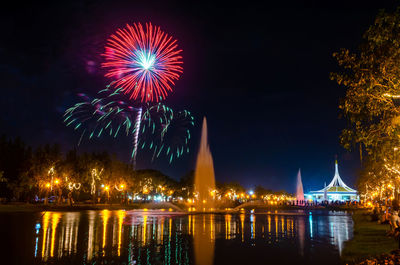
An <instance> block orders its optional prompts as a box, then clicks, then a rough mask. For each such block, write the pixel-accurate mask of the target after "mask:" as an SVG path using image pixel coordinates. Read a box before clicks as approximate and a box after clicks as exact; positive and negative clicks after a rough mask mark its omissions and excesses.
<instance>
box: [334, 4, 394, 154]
mask: <svg viewBox="0 0 400 265" xmlns="http://www.w3.org/2000/svg"><path fill="white" fill-rule="evenodd" d="M363 39H364V41H363V43H362V45H361V46H360V48H359V51H358V52H357V53H352V52H350V51H349V50H348V49H342V50H341V51H340V52H337V53H334V57H335V58H336V59H337V61H338V64H339V65H340V66H342V67H343V68H344V70H343V71H342V72H340V73H332V74H331V79H333V80H336V81H337V83H338V84H339V85H344V86H346V87H347V92H346V97H345V98H344V100H343V101H342V102H341V104H340V106H339V107H340V109H342V110H343V114H344V116H345V117H346V118H347V119H348V121H349V123H348V127H347V128H346V129H344V130H343V131H342V134H341V142H342V144H343V145H344V147H345V148H347V149H352V148H353V147H354V146H358V148H359V150H360V157H361V159H362V151H363V150H365V151H367V154H369V155H372V156H373V158H374V159H376V158H378V157H379V156H382V154H385V153H386V152H387V151H388V150H390V149H393V148H394V147H397V146H399V132H400V127H399V125H400V108H399V107H398V106H397V105H396V103H397V102H396V101H398V99H399V98H400V63H399V62H400V11H399V9H397V10H396V11H395V12H394V13H386V12H384V11H381V12H380V13H379V14H378V16H377V17H376V19H375V21H374V24H373V25H371V26H370V27H369V29H368V30H367V31H366V32H365V34H364V36H363Z"/></svg>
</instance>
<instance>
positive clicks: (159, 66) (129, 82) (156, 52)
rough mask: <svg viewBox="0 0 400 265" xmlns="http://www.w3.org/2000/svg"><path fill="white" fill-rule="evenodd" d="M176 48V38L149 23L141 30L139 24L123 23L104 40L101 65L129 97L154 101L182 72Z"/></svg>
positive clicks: (165, 94)
mask: <svg viewBox="0 0 400 265" xmlns="http://www.w3.org/2000/svg"><path fill="white" fill-rule="evenodd" d="M177 48H178V45H177V41H176V40H174V39H172V37H171V36H168V35H167V34H166V33H165V32H163V31H161V29H160V28H159V27H155V26H152V25H151V23H146V28H145V29H144V28H143V26H142V24H140V23H137V24H136V23H134V24H133V26H130V25H126V27H125V28H124V29H118V30H117V32H116V33H115V34H113V35H111V37H110V38H109V39H108V41H107V45H106V47H105V49H106V51H105V53H104V54H103V56H104V57H105V62H104V63H103V64H102V67H104V68H107V73H106V74H105V76H106V77H110V78H115V82H114V83H113V85H114V86H115V87H118V88H122V89H123V91H124V93H125V94H129V97H130V98H131V99H140V100H141V101H142V102H143V101H144V102H154V101H156V102H158V101H159V100H162V99H165V98H166V96H167V94H168V92H171V91H172V87H171V85H174V81H175V80H178V79H179V77H180V74H181V73H182V70H183V68H182V66H181V65H182V63H183V62H182V56H181V55H180V53H181V52H182V50H178V49H177Z"/></svg>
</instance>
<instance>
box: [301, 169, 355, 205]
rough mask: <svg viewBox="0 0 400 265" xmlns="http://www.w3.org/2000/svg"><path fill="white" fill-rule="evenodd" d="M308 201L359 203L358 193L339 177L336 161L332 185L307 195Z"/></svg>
mask: <svg viewBox="0 0 400 265" xmlns="http://www.w3.org/2000/svg"><path fill="white" fill-rule="evenodd" d="M305 195H306V196H305V197H306V199H308V200H313V201H319V202H321V201H330V202H332V201H342V202H343V201H358V200H359V196H358V194H357V191H356V190H354V189H352V188H350V187H348V186H347V185H346V184H345V183H344V182H343V180H342V179H341V177H340V175H339V169H338V163H337V161H335V175H334V176H333V179H332V181H331V183H329V185H328V186H325V187H324V188H323V189H321V190H317V191H310V192H309V193H308V194H305Z"/></svg>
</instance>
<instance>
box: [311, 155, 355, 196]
mask: <svg viewBox="0 0 400 265" xmlns="http://www.w3.org/2000/svg"><path fill="white" fill-rule="evenodd" d="M315 192H357V191H356V190H354V189H352V188H350V187H349V186H347V185H346V184H345V183H344V182H343V180H342V178H341V177H340V175H339V168H338V162H337V160H336V161H335V175H334V176H333V179H332V181H331V182H330V183H329V185H328V186H326V187H324V188H323V189H321V190H318V191H315Z"/></svg>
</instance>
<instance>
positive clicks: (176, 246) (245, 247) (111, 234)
mask: <svg viewBox="0 0 400 265" xmlns="http://www.w3.org/2000/svg"><path fill="white" fill-rule="evenodd" d="M0 236H1V237H2V238H1V241H2V243H3V244H2V245H3V246H2V247H1V250H2V252H4V253H3V255H2V260H1V261H2V262H1V264H137V265H139V264H198V265H208V264H210V265H211V264H251V265H254V264H340V254H341V251H342V249H343V244H344V242H345V241H346V240H349V239H351V238H352V236H353V221H352V218H351V215H349V214H347V213H344V212H327V211H321V212H317V211H313V212H267V211H260V212H255V213H252V212H242V213H238V214H191V215H188V214H179V213H174V212H170V211H168V210H165V211H160V210H158V211H124V210H119V211H108V210H104V211H83V212H42V213H1V214H0Z"/></svg>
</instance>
